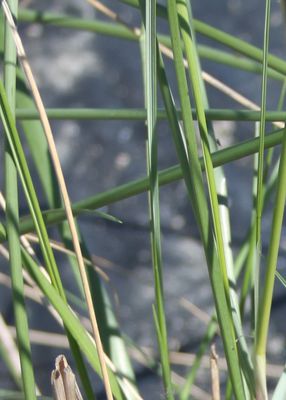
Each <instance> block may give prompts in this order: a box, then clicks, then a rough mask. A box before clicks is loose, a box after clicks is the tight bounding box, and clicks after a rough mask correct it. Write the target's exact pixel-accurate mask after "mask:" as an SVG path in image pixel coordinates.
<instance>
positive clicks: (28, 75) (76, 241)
mask: <svg viewBox="0 0 286 400" xmlns="http://www.w3.org/2000/svg"><path fill="white" fill-rule="evenodd" d="M2 7H3V10H4V15H5V17H6V19H7V21H8V24H9V26H10V28H11V30H12V33H13V38H14V42H15V46H16V50H17V55H18V58H19V61H20V63H21V65H22V68H23V71H24V73H25V75H26V78H27V81H28V83H29V85H30V88H31V92H32V95H33V98H34V101H35V104H36V107H37V109H38V112H39V116H40V120H41V123H42V126H43V129H44V132H45V135H46V139H47V142H48V147H49V151H50V155H51V159H52V162H53V165H54V169H55V174H56V177H57V180H58V184H59V187H60V191H61V195H62V199H63V203H64V207H65V211H66V216H67V221H68V224H69V227H70V231H71V236H72V241H73V246H74V250H75V254H76V257H77V261H78V266H79V271H80V275H81V279H82V285H83V290H84V293H85V298H86V303H87V308H88V312H89V317H90V321H91V325H92V329H93V336H94V340H95V343H96V347H97V351H98V357H99V360H100V365H101V371H102V377H103V382H104V386H105V390H106V395H107V399H108V400H112V399H113V395H112V391H111V385H110V381H109V376H108V372H107V367H106V363H105V354H104V350H103V346H102V342H101V338H100V334H99V329H98V324H97V319H96V315H95V311H94V308H93V303H92V297H91V292H90V288H89V283H88V278H87V273H86V270H85V265H84V261H83V257H82V252H81V248H80V243H79V238H78V235H77V230H76V225H75V221H74V217H73V213H72V208H71V202H70V199H69V195H68V191H67V187H66V184H65V179H64V175H63V172H62V168H61V164H60V160H59V156H58V153H57V149H56V145H55V141H54V137H53V133H52V130H51V126H50V123H49V120H48V117H47V114H46V111H45V107H44V105H43V102H42V99H41V96H40V93H39V90H38V87H37V84H36V81H35V78H34V76H33V73H32V69H31V67H30V64H29V62H28V60H27V56H26V53H25V50H24V47H23V44H22V41H21V38H20V36H19V34H18V31H17V27H16V25H15V23H14V19H13V16H12V14H11V11H10V8H9V5H8V4H7V1H6V0H2Z"/></svg>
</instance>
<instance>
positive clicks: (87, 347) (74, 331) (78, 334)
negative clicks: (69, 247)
mask: <svg viewBox="0 0 286 400" xmlns="http://www.w3.org/2000/svg"><path fill="white" fill-rule="evenodd" d="M22 257H23V261H24V265H25V267H26V269H27V271H28V272H29V273H30V274H31V276H32V278H33V279H34V280H35V282H36V283H37V286H38V287H39V288H40V289H41V291H42V292H43V293H44V295H45V296H46V297H47V299H48V300H49V302H50V303H51V304H52V305H53V307H54V308H55V309H56V310H57V312H58V313H59V315H60V316H61V318H62V320H63V322H64V325H65V326H66V328H67V329H68V331H69V332H70V334H71V335H72V337H73V339H74V340H75V341H76V342H77V343H78V345H79V347H80V349H81V351H82V352H83V353H84V355H85V357H86V358H87V360H88V361H89V363H90V365H91V366H92V367H93V369H94V370H95V371H96V373H97V374H98V375H99V376H100V377H101V367H100V363H99V358H98V354H97V350H96V347H95V344H94V341H93V340H92V339H91V336H90V335H88V334H87V332H86V330H85V329H84V328H83V326H82V324H81V323H80V321H79V319H78V318H77V317H76V315H75V314H74V313H73V312H72V311H71V310H70V308H69V307H68V305H67V304H66V302H65V301H64V300H63V299H62V298H61V296H60V295H59V293H58V292H57V290H56V289H55V288H54V287H53V286H52V285H51V284H50V283H49V281H48V280H47V278H46V277H45V276H44V275H43V273H42V272H41V271H40V269H39V268H38V265H37V264H36V263H35V261H34V260H33V259H32V258H31V256H30V255H29V254H28V253H27V252H26V251H25V250H22ZM108 373H109V377H110V381H111V388H112V391H113V394H114V396H115V397H116V399H123V397H122V393H121V390H120V389H119V386H118V383H117V378H116V377H115V375H114V373H113V372H112V371H111V370H110V369H108Z"/></svg>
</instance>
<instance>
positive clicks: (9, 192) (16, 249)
mask: <svg viewBox="0 0 286 400" xmlns="http://www.w3.org/2000/svg"><path fill="white" fill-rule="evenodd" d="M9 5H10V7H11V9H12V10H13V13H14V15H15V16H17V12H18V2H17V0H10V1H9ZM4 83H5V87H6V90H7V93H8V98H7V102H9V104H10V106H11V109H12V110H15V93H16V49H15V46H14V42H13V38H12V35H11V31H10V29H9V27H8V24H7V23H5V42H4ZM4 163H5V196H6V203H7V205H6V222H7V236H8V247H9V257H10V258H9V264H10V269H11V285H12V295H13V306H14V317H15V325H16V332H17V343H18V350H19V356H20V364H21V374H22V384H23V391H24V394H25V397H26V398H27V399H31V400H32V399H36V385H35V378H34V370H33V364H32V355H31V346H30V339H29V327H28V319H27V311H26V305H25V299H24V282H23V275H22V259H21V250H20V238H19V205H18V182H17V169H16V166H15V162H14V160H13V154H12V151H11V147H10V144H9V143H8V141H6V143H5V155H4Z"/></svg>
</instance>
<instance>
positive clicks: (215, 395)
mask: <svg viewBox="0 0 286 400" xmlns="http://www.w3.org/2000/svg"><path fill="white" fill-rule="evenodd" d="M210 370H211V384H212V399H213V400H220V380H219V367H218V355H217V352H216V349H215V345H214V344H212V346H211V354H210Z"/></svg>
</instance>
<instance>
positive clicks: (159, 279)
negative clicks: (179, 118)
mask: <svg viewBox="0 0 286 400" xmlns="http://www.w3.org/2000/svg"><path fill="white" fill-rule="evenodd" d="M142 9H144V6H142ZM144 19H145V29H146V33H145V56H146V79H145V82H146V91H145V92H146V107H147V130H148V142H147V170H148V176H149V182H150V190H149V214H150V225H151V248H152V260H153V274H154V286H155V298H156V304H155V308H154V318H155V326H156V327H157V329H156V332H157V337H158V344H159V349H160V357H161V365H162V375H163V382H164V388H165V395H164V397H166V398H167V399H170V400H171V399H173V398H174V396H173V391H172V386H171V370H170V361H169V350H168V334H167V326H166V317H165V306H164V285H163V271H162V251H161V228H160V206H159V178H158V162H157V158H158V154H157V148H158V146H157V134H156V126H157V78H156V73H157V62H156V58H157V56H156V44H157V43H156V2H155V1H153V0H147V2H146V4H145V18H144ZM156 322H157V323H156Z"/></svg>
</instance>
